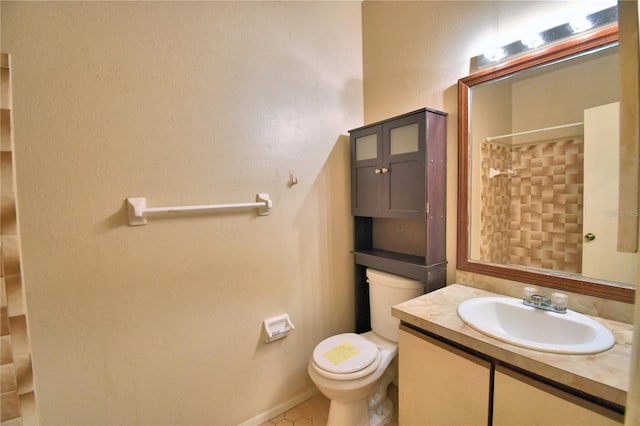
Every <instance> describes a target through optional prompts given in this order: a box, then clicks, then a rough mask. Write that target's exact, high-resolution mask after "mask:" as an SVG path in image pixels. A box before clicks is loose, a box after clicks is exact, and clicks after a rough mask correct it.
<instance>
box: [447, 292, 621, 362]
mask: <svg viewBox="0 0 640 426" xmlns="http://www.w3.org/2000/svg"><path fill="white" fill-rule="evenodd" d="M458 316H459V317H460V319H462V321H464V322H465V323H466V324H467V325H469V326H470V327H472V328H474V329H475V330H477V331H479V332H481V333H483V334H486V335H488V336H491V337H493V338H495V339H498V340H502V341H504V342H507V343H510V344H512V345H516V346H521V347H524V348H528V349H534V350H538V351H543V352H554V353H563V354H591V353H597V352H602V351H606V350H607V349H610V348H611V347H612V346H613V345H614V344H615V338H614V337H613V334H612V333H611V331H609V329H608V328H606V327H605V326H603V325H602V324H600V323H599V322H597V321H595V320H593V319H591V318H589V317H587V316H585V315H582V314H579V313H577V312H574V311H569V310H568V311H567V313H565V314H560V313H555V312H549V311H543V310H541V309H536V308H533V307H530V306H525V305H524V304H523V303H522V300H520V299H515V298H512V297H478V298H475V299H469V300H466V301H464V302H462V303H461V304H460V305H459V306H458Z"/></svg>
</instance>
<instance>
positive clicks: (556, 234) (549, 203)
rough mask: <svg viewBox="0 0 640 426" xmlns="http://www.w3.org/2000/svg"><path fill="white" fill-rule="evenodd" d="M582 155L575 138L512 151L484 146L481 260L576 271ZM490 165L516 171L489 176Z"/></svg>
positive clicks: (580, 143)
mask: <svg viewBox="0 0 640 426" xmlns="http://www.w3.org/2000/svg"><path fill="white" fill-rule="evenodd" d="M583 159H584V143H583V141H582V139H577V138H574V139H566V140H559V141H553V142H544V143H538V144H533V145H527V146H519V147H518V146H516V147H513V148H511V149H510V148H508V147H505V146H500V145H493V146H492V144H485V147H483V195H482V197H483V200H482V201H483V211H482V228H483V229H482V234H481V236H482V246H481V255H482V256H483V257H482V259H483V260H488V261H491V262H501V263H511V264H516V265H525V266H533V267H538V268H545V269H553V270H557V271H564V272H574V273H580V272H581V269H582V201H583V182H584V175H583ZM489 167H494V168H496V169H500V170H505V169H509V168H510V169H512V170H515V171H516V172H517V175H516V176H514V177H510V178H509V177H507V176H497V177H494V178H492V179H489V176H488V172H489ZM485 202H486V203H487V204H488V206H487V207H484V205H485ZM507 223H508V226H506V224H507ZM507 228H508V230H507ZM505 233H508V235H509V237H508V238H504V236H505ZM485 235H486V237H485ZM506 253H508V255H507V254H506ZM505 260H506V262H505Z"/></svg>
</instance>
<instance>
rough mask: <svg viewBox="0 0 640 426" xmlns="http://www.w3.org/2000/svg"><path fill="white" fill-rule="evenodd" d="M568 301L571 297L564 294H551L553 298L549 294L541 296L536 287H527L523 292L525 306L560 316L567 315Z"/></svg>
mask: <svg viewBox="0 0 640 426" xmlns="http://www.w3.org/2000/svg"><path fill="white" fill-rule="evenodd" d="M568 300H569V296H567V295H566V294H564V293H551V297H548V296H547V293H542V294H540V293H539V292H538V290H537V289H536V288H534V287H525V288H524V289H523V292H522V303H524V304H525V305H527V306H531V307H534V308H537V309H543V310H545V311H551V312H557V313H560V314H566V313H567V302H568Z"/></svg>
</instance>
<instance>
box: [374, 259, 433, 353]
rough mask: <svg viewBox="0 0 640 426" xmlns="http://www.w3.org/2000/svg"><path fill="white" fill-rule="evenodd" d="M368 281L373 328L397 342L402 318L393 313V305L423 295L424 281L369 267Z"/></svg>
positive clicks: (379, 333)
mask: <svg viewBox="0 0 640 426" xmlns="http://www.w3.org/2000/svg"><path fill="white" fill-rule="evenodd" d="M367 282H368V283H369V314H370V315H371V329H372V330H373V332H374V333H376V334H377V335H379V336H382V337H384V338H385V339H387V340H390V341H392V342H397V341H398V326H399V324H400V320H399V319H397V318H394V317H393V316H392V315H391V307H392V306H394V305H397V304H398V303H402V302H406V301H407V300H409V299H413V298H414V297H418V296H420V295H422V294H423V293H424V283H422V282H420V281H417V280H412V279H410V278H405V277H401V276H398V275H393V274H390V273H388V272H383V271H378V270H376V269H371V268H367Z"/></svg>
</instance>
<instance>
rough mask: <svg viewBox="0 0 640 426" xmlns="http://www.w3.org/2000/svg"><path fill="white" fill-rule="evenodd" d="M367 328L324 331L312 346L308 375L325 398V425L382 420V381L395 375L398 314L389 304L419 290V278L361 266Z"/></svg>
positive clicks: (385, 414)
mask: <svg viewBox="0 0 640 426" xmlns="http://www.w3.org/2000/svg"><path fill="white" fill-rule="evenodd" d="M367 282H368V283H369V302H370V303H369V304H370V314H371V326H372V331H369V332H366V333H363V334H355V333H343V334H338V335H335V336H331V337H328V338H326V339H324V340H323V341H321V342H320V343H319V344H318V345H317V346H316V347H315V349H314V350H313V354H312V356H311V359H310V360H309V364H308V368H307V370H308V372H309V377H310V378H311V380H312V381H313V382H314V383H315V385H316V386H317V387H318V389H319V390H320V392H322V394H324V395H325V396H326V397H327V398H328V399H329V400H330V401H331V403H330V406H329V418H328V420H327V425H329V426H338V425H340V426H343V425H349V426H356V425H360V426H365V425H383V424H385V423H387V422H388V421H389V420H391V416H392V414H393V404H392V403H391V401H389V399H388V398H387V396H386V394H387V387H388V385H389V384H390V383H391V382H392V381H393V380H394V378H395V371H394V369H393V368H390V365H391V364H392V361H393V359H394V358H395V356H396V354H397V353H398V344H397V341H398V324H399V320H397V319H395V318H393V317H392V315H391V306H393V305H396V304H398V303H401V302H404V301H406V300H409V299H412V298H414V297H417V296H419V295H421V294H422V293H423V291H424V284H423V283H421V282H420V281H415V280H411V279H408V278H404V277H399V276H396V275H392V274H389V273H386V272H382V271H377V270H373V269H367Z"/></svg>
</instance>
